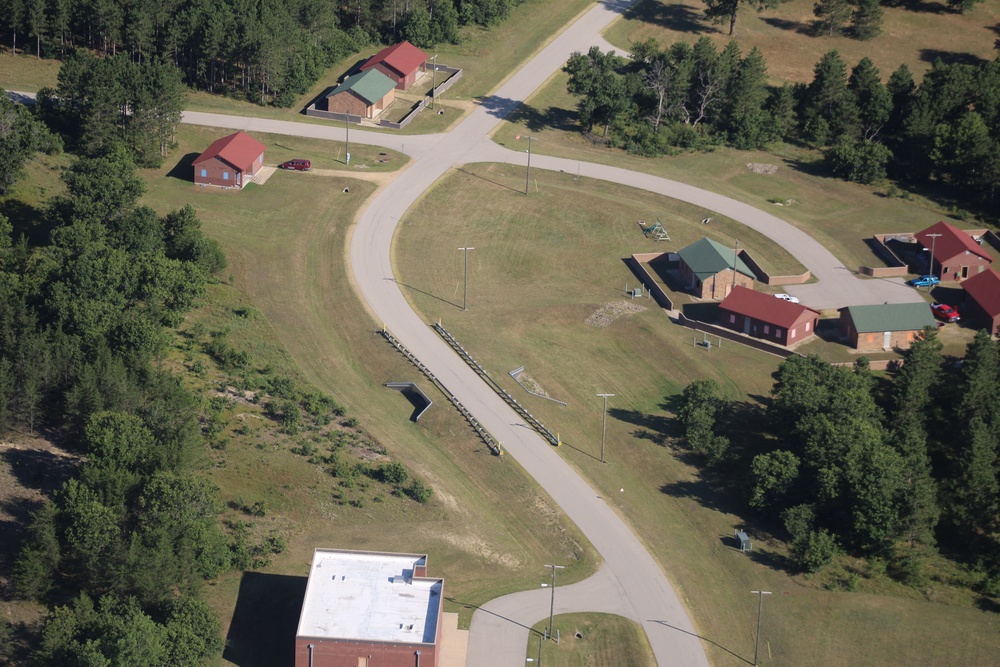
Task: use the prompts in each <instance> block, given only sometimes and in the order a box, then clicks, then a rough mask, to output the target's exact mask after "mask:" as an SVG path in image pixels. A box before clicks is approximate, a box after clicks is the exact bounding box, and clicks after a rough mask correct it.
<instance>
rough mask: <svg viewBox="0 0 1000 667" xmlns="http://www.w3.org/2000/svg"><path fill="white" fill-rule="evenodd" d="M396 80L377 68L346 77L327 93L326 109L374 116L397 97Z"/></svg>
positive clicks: (363, 116) (353, 114) (368, 116)
mask: <svg viewBox="0 0 1000 667" xmlns="http://www.w3.org/2000/svg"><path fill="white" fill-rule="evenodd" d="M395 89H396V82H395V81H393V80H392V79H390V78H389V77H387V76H386V75H385V74H382V72H380V71H378V70H377V69H370V70H365V71H364V72H361V73H360V74H355V75H353V76H349V77H347V78H346V79H344V82H343V83H341V84H340V85H339V86H337V87H336V88H334V89H333V90H331V91H330V92H329V93H327V94H326V96H325V99H324V100H323V101H324V102H325V107H326V109H325V110H326V111H330V112H335V113H345V114H350V115H352V116H361V117H362V118H374V117H375V116H377V115H378V113H379V112H381V111H382V110H383V109H385V108H386V107H388V106H389V105H390V104H392V102H393V100H394V99H395V92H394V91H395Z"/></svg>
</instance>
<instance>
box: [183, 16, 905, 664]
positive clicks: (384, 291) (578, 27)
mask: <svg viewBox="0 0 1000 667" xmlns="http://www.w3.org/2000/svg"><path fill="white" fill-rule="evenodd" d="M629 4H630V3H629V2H627V1H624V0H617V1H616V0H604V1H603V2H601V3H599V4H598V6H596V7H595V8H594V9H592V10H590V11H589V12H587V13H586V14H584V15H583V16H582V17H581V18H580V19H579V20H578V21H576V22H575V23H574V24H573V25H571V26H570V27H569V28H567V29H566V30H565V31H564V32H563V33H561V34H559V35H558V36H556V37H555V38H554V39H553V40H552V41H551V42H550V43H549V44H548V45H547V46H546V47H545V48H544V49H542V51H541V52H540V53H539V54H538V55H537V56H535V57H534V58H532V59H531V60H530V61H529V62H528V63H526V64H525V65H524V66H523V67H522V68H521V69H520V70H519V71H518V72H516V73H515V74H514V75H513V76H512V77H511V78H510V79H508V80H507V82H505V83H504V85H502V86H501V87H500V88H499V90H498V91H497V92H496V93H495V94H493V95H491V96H489V97H487V98H486V99H485V100H483V102H482V104H481V106H480V107H478V108H477V109H476V110H475V111H474V112H473V113H472V114H470V115H469V116H468V117H467V118H466V119H464V120H463V121H462V122H461V123H459V124H458V125H457V126H456V127H455V128H454V130H452V131H451V132H449V133H447V134H439V135H424V136H393V135H386V134H379V133H373V132H364V131H358V130H356V131H355V133H354V141H356V142H358V143H368V144H373V145H379V146H384V147H388V148H393V149H395V150H400V151H401V152H404V153H406V154H408V155H410V156H411V157H413V158H414V159H413V161H412V163H411V164H410V165H409V166H408V167H406V168H405V169H404V170H402V171H401V173H400V174H399V175H398V177H397V178H396V179H395V180H394V181H392V182H391V183H390V184H389V185H387V186H386V187H385V189H383V190H382V191H380V192H379V193H378V194H377V195H376V196H375V198H373V200H372V201H371V202H370V203H369V205H368V206H367V207H366V208H365V209H364V210H363V211H362V212H361V214H360V216H359V219H358V223H357V226H356V227H355V229H354V230H353V234H352V237H351V239H350V259H351V267H352V270H353V272H354V280H355V286H356V288H357V290H358V291H359V292H360V294H361V295H362V297H363V298H364V300H365V302H366V303H367V306H368V308H369V309H370V311H371V312H372V314H373V316H374V317H375V319H376V321H379V322H384V323H385V325H386V326H387V327H388V328H389V329H390V330H391V331H392V332H393V334H394V335H396V336H397V337H398V338H399V339H400V340H401V341H403V343H404V344H405V345H406V346H407V347H408V348H409V349H410V350H411V351H412V352H413V353H414V354H416V355H417V357H418V358H419V359H420V360H421V361H422V362H423V363H424V364H426V365H427V366H428V367H429V368H430V369H431V370H432V371H433V372H434V373H435V374H436V375H437V376H438V378H439V379H440V380H441V381H442V382H443V383H444V385H445V386H447V387H448V389H449V390H450V391H452V392H453V393H454V394H455V395H456V396H457V397H458V398H459V400H461V401H462V402H463V403H464V404H465V405H466V407H467V408H468V409H469V410H470V411H471V412H472V413H473V414H474V415H475V416H476V417H477V418H478V419H479V420H480V421H481V422H482V423H483V424H484V425H485V426H486V428H487V429H489V431H490V432H491V433H492V434H493V435H494V436H495V437H497V439H499V440H500V441H501V442H502V443H503V447H504V449H505V451H506V452H507V454H508V455H510V456H513V457H515V458H516V459H517V461H518V462H519V463H520V464H521V465H522V466H523V467H524V468H525V470H526V471H527V472H528V474H530V475H531V476H532V477H534V479H535V480H536V481H537V482H538V483H539V485H540V486H541V487H542V488H544V489H545V490H546V491H547V492H548V493H549V495H550V496H551V497H552V499H553V500H554V501H555V502H556V504H558V505H559V507H560V508H561V509H562V510H563V511H564V512H565V513H566V515H567V516H568V517H569V518H570V520H572V521H573V522H574V523H575V524H576V525H577V526H578V527H579V528H580V530H581V531H582V532H583V533H584V535H586V537H587V538H588V539H589V540H590V542H591V543H592V544H593V546H594V547H595V548H596V549H597V551H598V553H600V555H601V557H602V558H603V559H604V565H603V566H602V568H601V569H600V571H599V572H598V573H597V574H595V575H594V576H592V577H591V578H589V579H587V580H586V581H584V582H580V583H579V584H574V585H572V586H566V587H560V588H559V589H558V592H557V595H556V597H555V605H556V612H557V613H563V612H568V611H604V612H609V613H616V614H620V615H623V616H626V617H628V618H631V619H633V620H636V621H638V622H639V623H641V624H642V627H643V629H644V630H645V632H646V634H647V636H648V638H649V641H650V645H651V646H652V648H653V652H654V654H655V656H656V660H657V663H658V665H660V667H667V666H669V665H677V666H684V667H688V666H691V667H701V666H707V665H708V660H707V658H706V656H705V652H704V649H703V647H702V645H701V642H700V641H699V639H698V637H697V633H696V630H695V628H694V627H693V625H692V624H691V621H690V619H689V618H688V616H687V613H686V612H685V609H684V606H683V604H682V603H681V601H680V600H679V598H678V597H677V595H676V593H675V592H674V590H673V588H672V587H671V585H670V583H669V582H668V581H667V579H666V577H665V576H664V573H663V571H662V570H661V568H660V566H659V565H658V564H657V563H656V562H655V561H654V560H653V558H652V557H651V556H650V555H649V553H648V552H647V551H646V549H645V547H644V546H643V545H642V543H641V542H639V540H638V539H637V538H636V537H635V535H634V534H633V533H632V532H631V530H630V529H629V528H628V527H627V526H626V525H625V523H624V522H623V521H622V520H621V519H620V517H619V516H618V515H617V514H616V513H615V512H614V511H613V510H612V509H611V507H610V506H609V505H608V504H607V503H606V502H605V501H604V500H603V499H602V497H601V495H602V493H604V492H610V493H618V492H619V491H618V490H617V489H610V490H601V491H598V490H595V489H594V488H593V487H591V486H590V485H589V484H588V483H587V482H585V481H584V480H583V479H582V478H581V477H580V476H579V475H578V474H577V473H576V471H575V470H573V469H572V468H571V467H570V466H569V465H568V464H567V463H566V462H565V461H564V460H563V459H562V458H561V457H560V456H559V455H558V454H556V452H555V451H554V450H553V449H552V448H551V446H549V445H548V444H547V443H546V442H545V441H544V440H542V439H541V438H540V437H539V436H538V435H537V434H535V433H534V432H533V431H531V430H529V429H527V428H525V425H524V424H523V423H522V422H521V420H520V418H519V417H518V416H517V415H516V414H515V413H514V412H513V411H512V410H511V409H510V408H509V407H508V406H507V405H506V404H505V403H504V402H503V401H502V400H501V399H500V398H499V397H497V396H496V394H494V393H493V392H492V391H491V390H490V389H489V388H488V387H487V386H486V385H485V384H484V383H483V382H482V381H481V380H480V378H479V377H478V376H477V375H476V374H475V373H473V372H472V371H471V370H470V369H469V368H468V367H467V366H466V365H465V364H464V363H463V362H462V361H461V360H460V359H459V358H458V357H457V356H456V355H455V354H454V353H453V352H452V351H451V349H450V348H448V346H447V345H445V344H444V343H443V342H442V341H441V340H440V339H439V338H438V336H437V335H436V334H434V333H433V331H432V330H431V329H430V327H428V325H427V323H425V322H423V321H422V320H421V319H420V318H419V317H418V316H417V315H416V313H414V312H413V311H412V310H411V308H410V307H409V304H408V303H407V302H406V299H405V298H404V297H403V294H402V292H401V291H400V288H399V286H398V285H397V284H396V281H395V278H394V276H393V272H392V264H391V260H390V255H391V246H392V238H393V234H394V231H395V228H396V225H397V224H398V223H399V221H400V220H401V219H402V218H403V217H404V215H405V214H406V211H407V210H408V209H409V208H410V206H411V205H412V204H413V203H414V202H415V201H416V200H417V199H418V198H419V197H420V196H421V195H422V194H423V193H424V192H425V191H427V190H428V189H429V188H431V187H432V186H433V184H434V183H435V181H437V180H438V179H439V178H440V177H441V176H443V175H444V174H445V173H446V172H447V171H448V170H449V169H450V168H452V167H453V166H456V165H460V164H467V163H471V162H487V161H491V162H492V161H495V162H506V163H512V164H525V161H526V156H525V155H524V153H521V152H515V151H510V150H507V149H504V148H502V147H500V146H497V145H496V144H495V143H493V142H492V141H491V140H490V139H489V133H490V132H491V131H492V129H493V128H494V127H495V126H496V125H497V124H498V123H499V122H500V121H501V120H502V119H503V118H504V117H506V116H507V114H509V113H510V112H511V111H512V110H513V109H514V108H515V107H516V106H517V105H518V104H519V103H520V102H521V101H522V100H524V99H525V98H526V97H527V96H528V95H529V94H530V93H531V92H532V91H534V90H535V89H536V88H538V87H539V86H541V85H542V84H543V83H544V82H545V81H546V79H548V77H549V76H550V75H551V74H552V73H553V72H554V71H555V70H556V69H557V68H559V67H561V65H562V64H563V63H565V62H566V60H567V58H568V57H569V55H570V54H571V53H572V52H573V51H583V50H586V49H587V48H588V47H589V46H590V45H592V44H599V45H604V44H605V42H604V41H603V39H602V38H601V36H600V31H601V30H602V29H603V28H604V27H605V26H606V25H607V24H608V23H610V22H611V21H612V20H613V19H614V18H615V17H616V16H618V15H619V14H620V13H621V12H623V11H624V10H625V9H626V8H627V7H628V5H629ZM184 122H186V123H193V124H200V125H211V126H215V127H229V128H236V129H244V130H251V131H260V132H271V133H279V134H289V135H296V136H306V137H315V138H321V139H332V140H343V139H344V130H343V129H342V128H337V127H327V126H320V125H311V124H304V123H292V122H285V121H270V120H264V119H254V118H238V117H231V116H219V115H216V114H205V113H198V112H186V113H185V114H184ZM532 157H533V160H532V163H533V164H532V167H537V168H542V169H552V170H562V171H566V172H570V173H573V172H576V171H579V173H580V175H582V176H587V177H591V178H598V179H601V180H607V181H613V182H618V183H623V184H627V185H630V186H633V187H638V188H643V189H646V190H650V191H652V192H657V193H660V194H663V195H665V196H669V197H673V198H676V199H680V200H683V201H687V202H690V203H692V204H696V205H698V206H701V207H702V208H705V209H708V210H711V211H715V212H717V213H720V214H722V215H726V216H728V217H730V218H732V219H734V220H737V221H738V222H741V223H742V224H745V225H747V226H750V227H753V228H754V229H756V230H758V231H760V232H762V233H764V234H765V235H767V236H769V237H770V238H771V239H772V240H774V241H775V242H776V243H778V244H779V245H781V246H783V247H785V248H786V249H788V250H789V252H791V253H792V255H794V256H795V257H796V258H797V259H799V260H800V261H801V262H802V263H803V264H804V265H805V266H806V268H808V269H809V270H810V271H811V272H812V273H813V275H814V276H816V278H818V280H819V282H817V283H815V284H812V285H803V286H798V287H794V288H789V291H790V292H793V293H795V294H796V295H798V296H800V297H801V298H802V299H803V301H804V302H805V303H807V304H809V305H811V306H813V307H816V308H831V307H837V306H841V305H847V304H866V303H883V302H886V301H891V302H902V301H913V300H916V299H919V298H920V296H919V295H917V294H915V293H914V291H913V290H911V289H909V288H906V287H905V286H903V285H902V283H901V281H898V280H893V281H885V280H860V279H858V278H857V277H856V276H855V275H854V274H853V273H852V272H851V271H849V270H847V269H846V268H845V267H844V266H843V265H842V263H841V262H839V261H837V259H836V258H835V257H833V255H832V254H831V253H830V252H829V251H827V250H826V248H824V247H823V246H822V245H821V244H819V243H817V242H816V241H815V240H813V239H812V238H811V237H809V236H808V235H807V234H805V233H804V232H802V231H801V230H799V229H797V228H796V227H794V226H792V225H790V224H788V223H786V222H784V221H782V220H780V219H779V218H777V217H775V216H772V215H770V214H768V213H765V212H763V211H760V210H758V209H755V208H753V207H751V206H748V205H746V204H743V203H740V202H737V201H734V200H732V199H729V198H727V197H723V196H721V195H717V194H714V193H711V192H708V191H705V190H701V189H699V188H695V187H693V186H689V185H686V184H682V183H678V182H675V181H670V180H667V179H663V178H659V177H655V176H650V175H648V174H642V173H637V172H631V171H627V170H624V169H618V168H614V167H607V166H604V165H598V164H590V163H579V162H577V161H573V160H564V159H560V158H553V157H549V156H543V155H537V154H536V155H533V156H532ZM555 564H557V565H558V564H559V563H555ZM544 578H545V571H544V569H543V568H542V564H541V563H539V580H540V581H541V580H542V579H544ZM549 602H550V597H549V591H548V590H544V589H536V590H532V591H525V592H523V593H515V594H512V595H508V596H504V597H503V598H499V599H497V600H493V601H491V602H489V603H487V604H486V605H484V606H483V608H482V609H480V610H478V611H477V612H476V613H475V615H474V616H473V620H472V628H471V630H472V632H471V633H470V645H469V653H468V662H467V665H468V667H521V666H523V665H524V660H525V654H524V650H525V646H526V644H527V640H528V627H529V626H531V625H533V624H534V623H537V622H538V621H540V620H542V619H544V618H545V617H547V616H548V609H549Z"/></svg>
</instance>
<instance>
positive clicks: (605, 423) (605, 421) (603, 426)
mask: <svg viewBox="0 0 1000 667" xmlns="http://www.w3.org/2000/svg"><path fill="white" fill-rule="evenodd" d="M597 396H598V398H603V399H604V419H603V420H602V421H601V463H604V435H605V434H606V433H607V431H608V399H609V398H614V394H598V395H597Z"/></svg>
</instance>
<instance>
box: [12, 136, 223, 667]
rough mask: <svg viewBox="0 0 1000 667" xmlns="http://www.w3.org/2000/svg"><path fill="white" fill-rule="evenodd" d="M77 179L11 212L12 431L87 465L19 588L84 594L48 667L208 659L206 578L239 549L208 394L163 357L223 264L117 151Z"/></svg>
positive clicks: (49, 507)
mask: <svg viewBox="0 0 1000 667" xmlns="http://www.w3.org/2000/svg"><path fill="white" fill-rule="evenodd" d="M64 180H65V183H66V187H67V193H66V194H65V195H62V196H59V197H56V198H54V199H53V200H51V201H50V203H49V205H48V207H47V208H46V209H45V210H44V211H43V212H42V213H41V216H42V219H40V220H33V221H17V224H18V228H15V227H14V225H13V224H12V223H11V222H10V221H8V220H6V219H2V218H0V232H2V233H0V432H5V431H7V430H9V429H18V430H24V431H33V430H38V429H45V430H46V431H47V432H49V433H53V434H57V435H58V437H60V438H62V439H63V440H64V443H65V446H66V447H67V448H69V449H71V450H75V451H76V452H78V453H79V454H80V455H82V457H83V462H82V463H81V464H80V467H79V469H78V471H77V474H76V475H75V476H74V477H73V478H71V479H69V480H68V481H67V482H66V483H65V484H64V485H63V486H62V488H61V489H60V490H59V491H58V492H57V493H56V494H55V496H54V497H53V498H52V499H51V500H50V501H49V502H47V503H46V504H44V505H42V506H41V508H40V509H38V510H37V511H36V512H35V514H34V515H33V519H32V522H31V525H30V526H29V529H28V536H27V538H26V540H25V544H24V546H23V549H22V551H21V554H20V556H19V557H18V559H17V561H16V563H15V565H14V571H13V581H14V588H15V590H16V592H17V593H18V594H19V595H20V596H22V597H25V598H31V599H37V600H41V601H46V602H48V601H66V600H72V602H71V603H70V604H69V605H68V606H62V607H58V608H57V609H56V610H55V611H54V612H53V613H52V614H51V615H50V616H49V618H48V619H47V621H46V623H45V627H44V630H43V632H42V638H41V644H40V646H39V648H38V651H37V652H36V658H37V663H38V664H41V665H71V664H72V665H76V664H80V665H83V664H86V665H122V666H124V665H138V664H143V665H196V664H200V662H201V661H202V660H203V659H204V658H206V657H208V656H212V655H217V654H218V652H219V650H221V637H220V636H219V631H220V628H219V624H218V621H217V620H216V619H215V618H214V616H213V615H212V613H211V612H210V610H209V609H208V607H207V606H206V605H205V603H204V602H203V601H201V599H200V598H199V595H198V589H199V582H200V581H202V580H203V579H205V578H207V577H212V576H215V575H217V574H218V573H219V572H221V571H223V570H224V569H227V568H229V567H230V565H231V563H232V553H233V552H232V549H231V544H230V542H231V539H230V537H229V536H228V535H227V534H226V533H225V532H224V531H223V530H222V529H221V528H220V526H219V523H218V512H219V508H218V507H217V503H218V501H217V499H216V490H215V488H214V487H213V486H212V485H211V484H209V483H208V482H207V481H206V480H205V479H204V478H203V477H202V476H200V475H196V474H195V473H194V471H193V462H194V459H195V455H196V452H197V451H198V449H199V448H200V447H201V446H202V445H203V442H202V435H201V425H200V423H199V413H200V400H199V399H198V398H197V397H196V396H194V395H192V394H191V393H190V392H189V391H187V390H186V389H184V388H183V387H182V386H181V384H180V380H179V379H178V378H177V377H175V376H173V375H171V374H169V373H167V372H165V371H161V370H159V369H158V368H157V366H156V364H154V360H155V359H156V358H157V357H158V355H159V354H160V353H161V351H162V350H163V348H164V346H165V345H166V343H167V340H168V337H167V335H166V333H165V329H164V327H166V326H176V325H177V324H178V323H179V322H180V320H181V318H182V317H183V316H184V314H185V313H186V312H187V311H188V310H189V309H190V308H191V306H192V305H193V304H194V303H195V301H196V300H197V299H198V298H199V296H200V295H201V294H202V292H203V290H204V288H205V284H206V281H208V280H209V279H210V277H211V274H212V273H214V272H216V271H218V270H220V269H221V268H223V267H224V266H225V258H224V256H223V255H222V252H221V250H220V249H219V246H218V245H217V244H216V243H214V242H213V241H210V240H209V239H207V238H206V237H205V236H204V235H203V234H202V232H201V230H200V223H199V221H198V219H197V218H196V217H195V215H194V212H193V210H192V209H190V208H189V207H188V208H185V209H183V210H180V211H175V212H173V213H170V214H169V215H167V216H163V217H161V216H158V215H157V214H156V213H155V212H154V211H152V210H151V209H149V208H147V207H144V206H139V205H138V199H139V197H140V196H141V195H142V193H143V189H144V185H143V181H142V180H141V179H140V178H139V177H138V175H137V174H136V170H135V167H134V165H133V163H132V161H131V159H130V157H129V153H128V152H127V150H125V149H124V148H123V147H121V146H120V145H114V146H112V148H111V149H110V152H109V153H108V154H106V155H104V156H101V157H92V158H81V159H79V160H77V161H76V162H75V163H74V164H73V166H72V167H71V168H70V169H69V170H67V172H66V173H65V175H64ZM38 230H44V231H47V234H46V233H44V231H43V232H42V233H39V231H38ZM29 232H30V235H29Z"/></svg>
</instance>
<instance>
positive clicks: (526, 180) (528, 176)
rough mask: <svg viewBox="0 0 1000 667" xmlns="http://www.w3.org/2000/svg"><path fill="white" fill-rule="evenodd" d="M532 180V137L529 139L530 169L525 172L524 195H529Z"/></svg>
mask: <svg viewBox="0 0 1000 667" xmlns="http://www.w3.org/2000/svg"><path fill="white" fill-rule="evenodd" d="M530 179H531V137H530V136H529V137H528V168H527V169H525V170H524V194H528V183H529V181H530Z"/></svg>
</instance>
